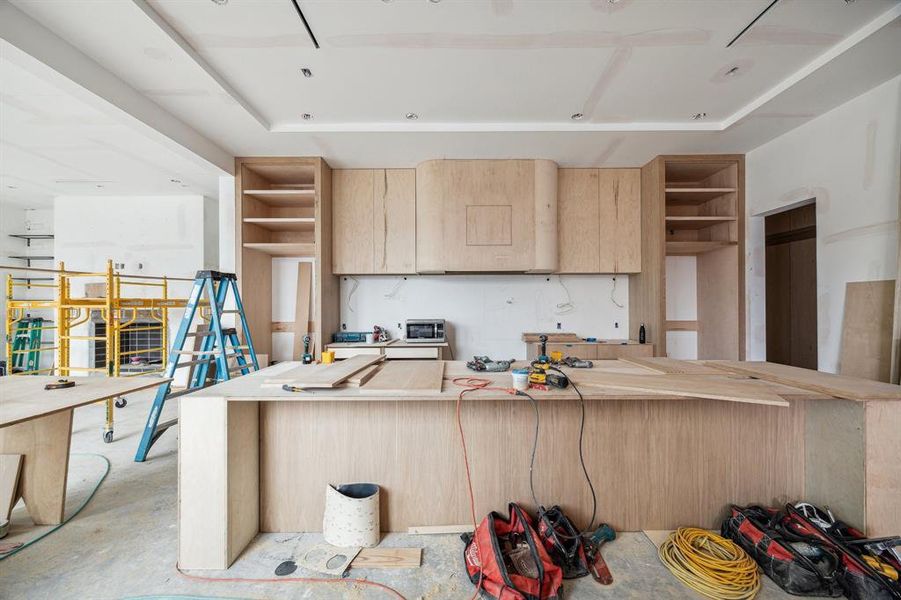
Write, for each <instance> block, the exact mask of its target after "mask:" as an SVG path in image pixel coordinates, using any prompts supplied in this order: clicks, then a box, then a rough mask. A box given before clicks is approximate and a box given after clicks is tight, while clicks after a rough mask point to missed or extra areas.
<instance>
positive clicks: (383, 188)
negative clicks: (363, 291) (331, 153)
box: [332, 169, 416, 275]
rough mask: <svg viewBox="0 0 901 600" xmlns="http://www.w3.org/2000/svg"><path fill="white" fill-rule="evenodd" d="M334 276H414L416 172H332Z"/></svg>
mask: <svg viewBox="0 0 901 600" xmlns="http://www.w3.org/2000/svg"><path fill="white" fill-rule="evenodd" d="M332 214H333V218H334V229H333V233H332V235H333V240H334V256H333V257H332V265H333V272H334V273H336V274H342V275H344V274H347V275H381V274H395V275H402V274H409V273H415V272H416V170H415V169H336V170H334V171H332Z"/></svg>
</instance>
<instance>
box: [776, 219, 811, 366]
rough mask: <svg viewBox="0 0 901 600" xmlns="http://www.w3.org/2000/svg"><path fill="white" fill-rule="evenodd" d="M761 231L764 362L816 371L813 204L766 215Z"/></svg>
mask: <svg viewBox="0 0 901 600" xmlns="http://www.w3.org/2000/svg"><path fill="white" fill-rule="evenodd" d="M764 228H765V235H766V359H767V360H768V361H770V362H775V363H781V364H784V365H792V366H795V367H804V368H807V369H816V368H817V213H816V203H814V202H811V203H810V204H805V205H804V206H799V207H797V208H793V209H791V210H786V211H784V212H780V213H776V214H774V215H769V216H767V217H766V220H765V225H764Z"/></svg>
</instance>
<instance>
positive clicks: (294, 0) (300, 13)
mask: <svg viewBox="0 0 901 600" xmlns="http://www.w3.org/2000/svg"><path fill="white" fill-rule="evenodd" d="M291 4H293V5H294V10H296V11H297V16H298V17H300V20H301V21H302V22H303V26H304V27H305V28H306V30H307V33H308V34H309V35H310V40H312V41H313V46H315V47H316V49H317V50H318V49H319V41H318V40H317V39H316V36H315V35H314V34H313V30H312V29H310V24H309V23H307V18H306V17H305V16H303V11H302V10H300V4H298V3H297V0H291Z"/></svg>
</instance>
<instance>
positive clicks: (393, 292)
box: [385, 277, 406, 300]
mask: <svg viewBox="0 0 901 600" xmlns="http://www.w3.org/2000/svg"><path fill="white" fill-rule="evenodd" d="M404 281H406V277H398V278H397V281H396V282H395V283H394V287H393V288H391V291H390V292H388V293H387V294H385V298H387V299H389V300H394V297H395V296H397V292H398V291H399V290H400V286H401V285H403V283H404Z"/></svg>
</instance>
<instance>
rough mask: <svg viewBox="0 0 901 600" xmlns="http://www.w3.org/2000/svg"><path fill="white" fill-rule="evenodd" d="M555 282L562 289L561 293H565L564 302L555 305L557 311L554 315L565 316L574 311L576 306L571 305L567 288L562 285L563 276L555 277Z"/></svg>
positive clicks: (571, 300)
mask: <svg viewBox="0 0 901 600" xmlns="http://www.w3.org/2000/svg"><path fill="white" fill-rule="evenodd" d="M557 282H558V283H559V284H560V286H561V287H562V288H563V291H564V292H566V302H559V303H558V304H557V310H555V311H554V314H555V315H565V314H568V313H571V312H572V311H574V310H575V309H576V305H575V304H573V299H572V296H571V295H570V293H569V288H568V287H566V284H565V283H563V276H562V275H557Z"/></svg>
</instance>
